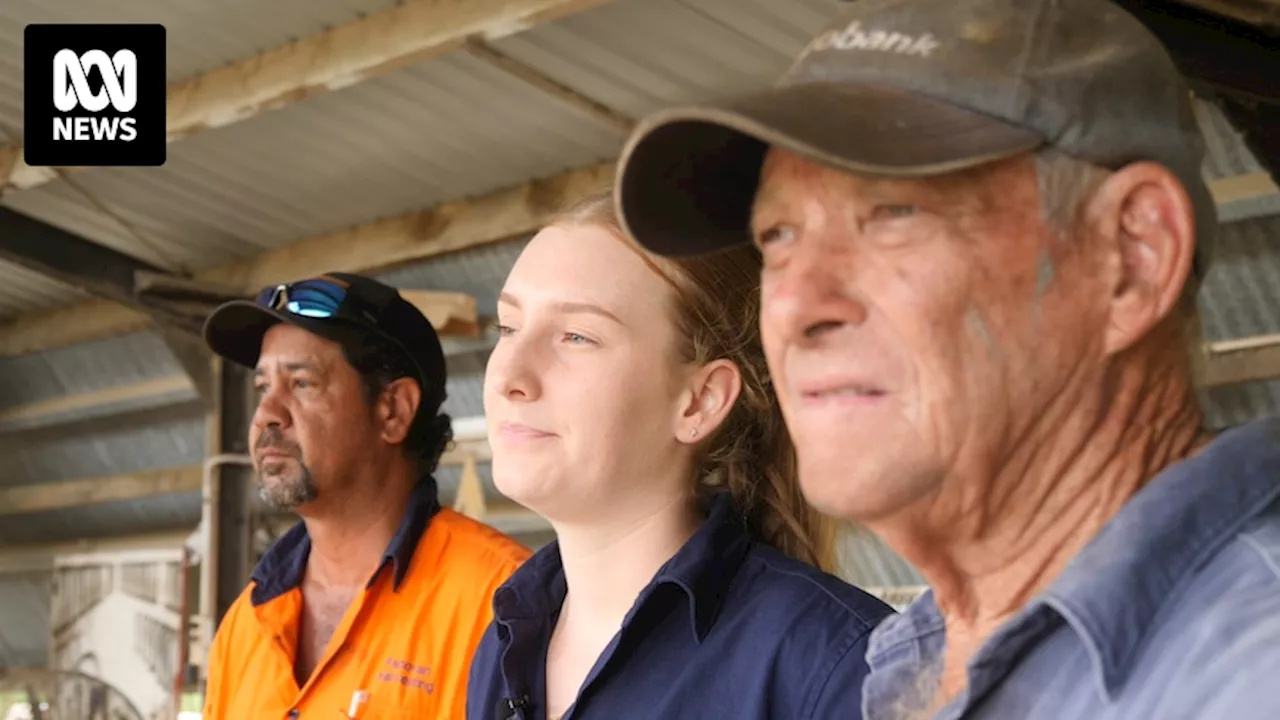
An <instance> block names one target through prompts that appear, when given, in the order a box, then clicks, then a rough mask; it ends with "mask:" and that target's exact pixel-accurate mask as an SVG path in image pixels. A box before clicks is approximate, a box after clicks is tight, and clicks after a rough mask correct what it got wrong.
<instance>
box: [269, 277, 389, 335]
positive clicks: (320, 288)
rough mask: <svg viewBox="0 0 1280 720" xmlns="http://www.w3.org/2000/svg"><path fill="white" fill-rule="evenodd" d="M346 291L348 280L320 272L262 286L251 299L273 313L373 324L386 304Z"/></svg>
mask: <svg viewBox="0 0 1280 720" xmlns="http://www.w3.org/2000/svg"><path fill="white" fill-rule="evenodd" d="M350 290H351V285H350V283H347V282H345V281H343V280H341V279H339V278H335V277H331V276H328V275H322V276H320V277H317V278H309V279H307V280H299V281H297V282H292V283H286V284H283V285H274V286H271V287H265V288H263V289H262V290H261V291H260V292H259V293H258V296H257V297H256V298H255V299H254V302H256V303H257V304H259V305H261V306H263V307H266V308H270V309H272V310H275V311H277V312H288V313H292V314H294V315H299V316H301V317H309V318H319V319H328V320H346V321H349V322H353V323H358V324H361V325H373V326H374V327H377V325H378V318H379V317H380V316H381V313H382V311H383V310H384V309H386V304H387V303H385V302H384V303H377V302H376V301H374V300H373V299H371V298H364V297H357V296H356V295H355V294H354V293H352V292H350Z"/></svg>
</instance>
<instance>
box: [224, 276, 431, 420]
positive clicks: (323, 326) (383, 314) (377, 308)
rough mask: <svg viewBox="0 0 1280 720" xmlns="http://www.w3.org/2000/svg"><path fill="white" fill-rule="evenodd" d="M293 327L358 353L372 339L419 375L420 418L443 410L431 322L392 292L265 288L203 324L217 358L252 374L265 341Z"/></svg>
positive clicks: (375, 287) (320, 285)
mask: <svg viewBox="0 0 1280 720" xmlns="http://www.w3.org/2000/svg"><path fill="white" fill-rule="evenodd" d="M282 322H283V323H288V324H290V325H294V326H297V327H299V328H302V329H303V330H306V331H307V332H310V333H314V334H316V335H318V336H320V337H322V338H325V339H327V340H332V341H333V342H336V343H338V344H340V345H342V346H343V347H344V348H346V349H348V350H355V349H358V348H359V347H360V346H361V345H362V343H365V342H367V341H368V339H369V338H370V337H371V336H377V337H381V338H382V339H384V340H386V341H388V342H390V343H391V344H393V345H395V346H397V347H399V348H400V350H401V351H403V352H404V354H405V356H406V357H407V358H408V359H409V360H411V361H412V362H413V364H414V366H415V367H416V368H417V371H418V372H417V377H416V378H415V379H416V380H417V381H418V384H419V385H420V386H421V388H422V401H421V404H420V406H419V414H421V413H422V412H423V411H429V412H432V413H434V412H435V411H436V410H438V409H439V407H440V405H441V403H443V402H444V392H445V377H446V375H445V359H444V349H443V348H442V347H441V345H440V337H439V336H438V335H437V334H436V331H435V328H434V327H432V325H431V323H430V321H428V320H427V318H426V316H424V315H423V314H422V312H421V311H420V310H418V308H416V307H414V305H413V304H412V303H410V302H409V301H407V300H405V299H404V298H403V297H401V295H400V292H399V291H398V290H396V289H395V288H393V287H391V286H390V285H386V284H384V283H381V282H378V281H377V280H374V279H372V278H369V277H365V276H363V275H356V274H353V273H339V272H332V273H327V274H325V275H320V276H317V277H313V278H308V279H305V280H299V281H296V282H292V283H284V284H280V285H271V286H268V287H265V288H263V289H262V290H261V291H260V292H259V293H258V295H257V297H256V298H255V299H253V300H232V301H231V302H227V303H224V304H223V305H220V306H219V307H218V308H217V309H216V310H214V311H213V313H212V314H210V315H209V318H208V319H207V320H205V325H204V337H205V342H206V343H208V345H209V348H210V349H212V350H213V351H214V352H215V353H217V354H218V355H221V356H222V357H224V358H226V359H228V360H231V361H232V362H235V363H237V364H239V365H243V366H244V367H247V368H251V369H252V368H254V367H256V366H257V364H258V356H259V355H260V354H261V352H262V339H263V337H264V336H265V335H266V334H267V331H268V330H270V329H271V328H272V327H273V326H275V325H276V324H278V323H282Z"/></svg>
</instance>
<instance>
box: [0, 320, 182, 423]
mask: <svg viewBox="0 0 1280 720" xmlns="http://www.w3.org/2000/svg"><path fill="white" fill-rule="evenodd" d="M181 373H182V366H181V365H180V364H179V363H178V361H177V359H176V358H175V357H174V356H173V353H171V352H170V351H169V348H168V347H167V346H166V345H165V344H164V341H163V340H162V339H161V338H160V336H159V335H158V334H156V333H154V332H136V333H129V334H127V335H119V336H116V337H110V338H103V339H101V340H94V341H92V342H87V343H81V344H79V345H72V346H69V347H62V348H57V349H54V350H49V351H46V352H42V353H35V354H32V355H19V356H17V357H0V410H3V409H6V408H10V407H14V406H17V405H25V404H28V403H33V402H38V401H40V400H48V399H51V398H56V397H63V396H66V395H75V394H79V393H86V392H91V391H94V390H102V389H105V388H113V387H119V386H121V385H127V384H129V383H134V382H139V381H142V380H151V379H154V378H163V377H170V376H173V375H178V374H181Z"/></svg>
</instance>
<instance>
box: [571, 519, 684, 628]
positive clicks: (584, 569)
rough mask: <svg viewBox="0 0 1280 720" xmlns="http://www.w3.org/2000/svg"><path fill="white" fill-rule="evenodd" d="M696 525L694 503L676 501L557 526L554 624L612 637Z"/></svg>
mask: <svg viewBox="0 0 1280 720" xmlns="http://www.w3.org/2000/svg"><path fill="white" fill-rule="evenodd" d="M701 521H702V517H701V515H700V513H699V510H698V508H697V506H696V504H695V503H694V502H692V501H691V499H689V498H687V497H680V498H676V499H673V500H672V501H671V502H669V503H666V504H664V505H660V506H658V507H655V508H653V509H651V510H647V511H643V512H638V513H634V514H629V515H627V516H626V517H625V518H624V519H621V520H619V519H618V518H616V517H615V518H613V520H612V521H611V522H608V523H607V524H606V523H596V524H591V525H585V524H583V525H577V524H575V525H565V526H560V527H557V528H556V535H557V540H558V542H559V548H560V560H561V562H562V564H563V566H564V576H565V583H566V585H567V587H568V594H567V595H566V597H565V602H564V605H563V607H562V608H561V614H560V621H559V624H560V625H561V626H564V625H566V624H572V625H574V626H576V627H582V628H586V629H588V630H591V631H600V632H607V633H609V634H612V633H613V632H614V631H616V630H617V629H618V628H619V627H621V625H622V620H623V618H624V617H626V614H627V612H628V611H630V610H631V607H632V606H633V605H634V604H635V601H636V598H637V597H638V596H639V595H640V591H641V590H643V589H644V587H645V586H646V585H648V584H649V582H650V581H651V580H652V579H653V576H654V575H656V574H657V572H658V569H659V568H661V567H662V565H663V564H664V563H666V562H667V561H668V560H670V559H671V558H672V557H673V556H674V555H675V554H676V553H677V552H678V551H679V550H680V548H681V547H683V546H684V544H685V542H686V541H688V539H689V538H690V537H691V536H692V535H693V533H694V532H695V531H696V530H697V528H698V525H699V524H700V523H701Z"/></svg>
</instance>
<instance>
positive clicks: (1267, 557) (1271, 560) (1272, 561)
mask: <svg viewBox="0 0 1280 720" xmlns="http://www.w3.org/2000/svg"><path fill="white" fill-rule="evenodd" d="M1240 540H1241V541H1243V542H1244V544H1245V545H1248V546H1249V547H1250V548H1251V549H1252V550H1253V551H1254V552H1256V553H1257V554H1258V558H1259V559H1260V560H1262V564H1263V565H1265V566H1266V567H1267V569H1269V570H1271V575H1272V579H1275V580H1280V564H1278V563H1277V562H1276V558H1275V557H1274V555H1273V554H1272V553H1271V552H1268V551H1267V548H1265V547H1264V546H1263V545H1262V543H1260V542H1258V539H1257V538H1255V537H1253V536H1252V535H1249V534H1248V533H1242V534H1241V535H1240Z"/></svg>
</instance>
